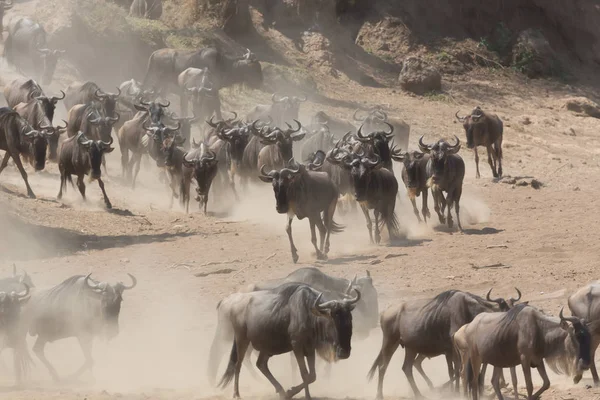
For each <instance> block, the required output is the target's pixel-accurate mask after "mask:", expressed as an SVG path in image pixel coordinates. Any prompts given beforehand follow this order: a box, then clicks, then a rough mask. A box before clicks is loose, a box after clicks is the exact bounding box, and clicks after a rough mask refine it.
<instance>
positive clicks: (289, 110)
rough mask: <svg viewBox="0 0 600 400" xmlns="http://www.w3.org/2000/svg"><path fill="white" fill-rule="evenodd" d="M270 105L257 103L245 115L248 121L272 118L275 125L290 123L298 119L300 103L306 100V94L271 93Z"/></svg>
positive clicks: (265, 120)
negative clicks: (283, 94) (298, 95)
mask: <svg viewBox="0 0 600 400" xmlns="http://www.w3.org/2000/svg"><path fill="white" fill-rule="evenodd" d="M271 101H272V102H273V104H271V105H268V106H267V105H262V104H261V105H258V106H255V107H254V108H253V109H252V111H250V112H249V113H248V115H247V117H246V119H247V120H248V121H254V120H260V121H263V122H267V121H268V120H269V119H270V118H272V119H273V124H274V125H275V126H279V127H281V126H283V125H284V124H285V123H291V122H292V121H296V120H297V119H298V115H299V110H300V103H302V102H305V101H306V96H303V97H297V96H283V97H282V96H279V95H277V94H276V93H273V95H272V96H271Z"/></svg>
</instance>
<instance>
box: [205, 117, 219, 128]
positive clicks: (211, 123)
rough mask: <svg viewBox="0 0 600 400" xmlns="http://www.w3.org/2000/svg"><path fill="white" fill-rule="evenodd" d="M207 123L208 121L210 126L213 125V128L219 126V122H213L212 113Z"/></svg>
mask: <svg viewBox="0 0 600 400" xmlns="http://www.w3.org/2000/svg"><path fill="white" fill-rule="evenodd" d="M206 123H207V124H208V125H209V126H211V127H213V128H217V127H218V126H219V125H218V124H215V123H214V122H213V116H212V115H211V116H210V119H209V120H208V121H206Z"/></svg>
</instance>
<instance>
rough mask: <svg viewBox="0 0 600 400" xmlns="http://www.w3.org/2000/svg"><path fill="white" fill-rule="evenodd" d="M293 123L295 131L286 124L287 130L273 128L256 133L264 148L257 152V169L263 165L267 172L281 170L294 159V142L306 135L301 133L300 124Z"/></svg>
mask: <svg viewBox="0 0 600 400" xmlns="http://www.w3.org/2000/svg"><path fill="white" fill-rule="evenodd" d="M294 121H295V122H296V124H297V125H298V128H297V129H294V128H292V126H291V125H290V124H288V123H286V125H287V126H288V129H285V130H282V129H279V128H275V129H267V130H266V131H263V130H261V131H258V135H259V136H260V141H261V144H263V145H264V146H265V147H263V148H262V149H261V150H260V151H259V152H258V163H257V169H258V167H262V166H263V165H264V166H266V168H267V169H269V170H274V169H281V168H283V167H285V166H286V165H287V163H288V161H289V160H291V159H292V158H293V157H294V148H293V146H294V142H297V141H300V140H302V139H303V138H304V135H305V134H306V133H305V132H301V129H302V125H301V124H300V122H298V121H297V120H294Z"/></svg>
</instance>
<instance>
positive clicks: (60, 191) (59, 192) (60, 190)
mask: <svg viewBox="0 0 600 400" xmlns="http://www.w3.org/2000/svg"><path fill="white" fill-rule="evenodd" d="M66 183H67V177H66V176H65V174H64V173H63V172H62V171H61V173H60V189H59V190H58V196H56V198H57V199H58V200H61V199H62V194H63V187H64V186H65V184H66ZM66 191H67V189H66V187H65V192H66Z"/></svg>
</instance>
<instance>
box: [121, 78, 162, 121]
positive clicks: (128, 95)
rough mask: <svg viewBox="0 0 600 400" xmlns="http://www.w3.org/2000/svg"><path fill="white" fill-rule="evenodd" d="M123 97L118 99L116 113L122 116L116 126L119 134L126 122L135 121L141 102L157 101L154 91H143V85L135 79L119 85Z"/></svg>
mask: <svg viewBox="0 0 600 400" xmlns="http://www.w3.org/2000/svg"><path fill="white" fill-rule="evenodd" d="M119 90H120V91H121V95H120V96H119V98H118V99H117V105H116V109H115V110H116V112H118V113H119V115H121V118H120V119H119V121H118V122H117V123H116V124H115V125H114V130H115V131H116V132H119V129H121V127H122V126H123V125H124V124H125V122H126V121H129V120H130V119H133V117H134V116H135V114H136V113H137V112H138V110H137V109H136V108H135V105H136V104H140V102H141V101H152V100H154V99H155V93H154V90H152V89H148V90H144V89H142V84H141V83H140V82H138V81H136V80H135V79H130V80H128V81H125V82H123V83H121V85H119Z"/></svg>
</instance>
